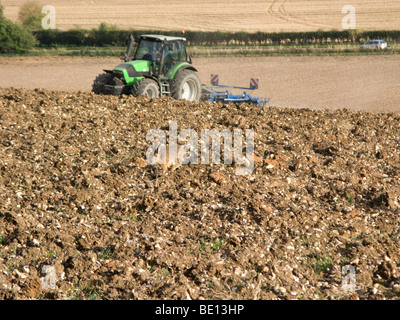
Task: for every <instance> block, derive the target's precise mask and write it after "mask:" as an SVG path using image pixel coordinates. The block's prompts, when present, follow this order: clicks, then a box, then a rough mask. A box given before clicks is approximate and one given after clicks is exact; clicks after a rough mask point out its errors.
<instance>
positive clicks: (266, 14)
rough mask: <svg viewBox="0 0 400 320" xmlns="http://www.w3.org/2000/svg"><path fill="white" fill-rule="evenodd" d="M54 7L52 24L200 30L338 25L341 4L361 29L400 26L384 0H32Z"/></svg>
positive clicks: (8, 2)
mask: <svg viewBox="0 0 400 320" xmlns="http://www.w3.org/2000/svg"><path fill="white" fill-rule="evenodd" d="M25 2H27V1H16V0H3V1H2V4H3V5H4V6H5V11H4V14H5V16H6V17H8V18H10V19H12V20H16V19H17V17H18V11H19V8H20V6H21V5H22V4H23V3H25ZM38 2H39V3H42V4H43V5H44V4H51V5H53V6H54V7H55V8H56V12H57V27H58V28H61V29H64V30H66V29H70V28H73V27H76V26H79V27H81V28H92V27H96V28H97V27H98V26H99V24H100V23H102V22H105V23H108V24H112V25H116V26H117V27H120V28H134V29H147V30H149V29H154V30H181V29H187V30H195V31H196V30H201V31H217V30H221V31H247V32H257V31H264V32H280V31H316V30H319V29H322V30H332V29H337V30H341V29H342V19H343V18H344V17H345V16H346V14H347V13H342V8H343V7H344V6H345V5H352V6H354V8H355V9H356V13H357V16H356V23H357V25H356V27H357V29H361V30H398V29H400V19H399V17H400V3H399V1H396V0H389V1H383V0H378V1H373V2H371V1H363V0H353V1H350V2H349V1H344V0H340V1H323V0H307V1H306V0H274V1H257V0H253V1H240V0H233V1H223V0H219V1H212V0H205V1H200V0H191V1H184V2H183V1H179V0H172V1H167V2H165V1H160V0H149V1H143V0H139V1H125V0H115V1H112V2H110V1H106V0H93V1H82V0H81V1H79V0H72V1H63V0H52V1H47V2H44V1H38Z"/></svg>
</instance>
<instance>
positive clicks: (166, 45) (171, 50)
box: [133, 35, 188, 78]
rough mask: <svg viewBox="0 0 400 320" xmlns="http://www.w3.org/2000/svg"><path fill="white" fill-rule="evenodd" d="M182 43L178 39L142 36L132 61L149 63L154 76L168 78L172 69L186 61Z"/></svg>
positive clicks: (182, 41) (181, 40) (182, 40)
mask: <svg viewBox="0 0 400 320" xmlns="http://www.w3.org/2000/svg"><path fill="white" fill-rule="evenodd" d="M184 41H185V39H184V38H178V37H165V36H164V37H163V36H154V35H143V36H141V37H140V39H139V40H138V45H137V49H136V52H135V55H134V57H133V60H146V61H149V62H150V63H151V65H152V69H153V73H154V74H155V75H159V76H160V77H165V78H168V76H169V75H170V74H171V73H172V71H173V70H174V67H176V66H177V65H178V64H179V63H181V62H187V61H188V58H187V53H186V48H185V44H184Z"/></svg>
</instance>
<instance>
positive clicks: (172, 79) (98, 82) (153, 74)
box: [92, 35, 202, 101]
mask: <svg viewBox="0 0 400 320" xmlns="http://www.w3.org/2000/svg"><path fill="white" fill-rule="evenodd" d="M185 41H186V39H185V38H181V37H169V36H162V35H142V36H140V37H139V39H138V40H137V41H135V39H134V38H133V36H132V35H130V36H129V37H128V38H127V41H126V42H127V50H126V53H125V57H124V63H122V64H120V65H119V66H117V67H115V68H114V69H113V70H104V72H105V73H102V74H100V75H99V76H97V78H96V79H95V80H94V83H93V87H92V92H94V93H97V94H112V95H121V94H133V95H134V96H136V97H138V96H147V97H148V98H151V99H152V98H158V97H160V96H164V95H165V96H170V97H173V98H174V99H185V100H188V101H199V100H200V96H201V90H202V87H201V82H200V79H199V76H198V75H197V73H196V72H197V70H196V68H194V67H193V65H192V60H191V58H190V57H188V55H187V53H186V47H185ZM134 42H137V48H136V52H135V55H134V57H133V59H130V55H131V51H132V47H133V44H134Z"/></svg>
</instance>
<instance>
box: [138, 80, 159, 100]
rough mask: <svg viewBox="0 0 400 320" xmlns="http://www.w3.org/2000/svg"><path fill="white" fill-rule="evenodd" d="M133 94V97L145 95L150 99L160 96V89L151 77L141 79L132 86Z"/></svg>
mask: <svg viewBox="0 0 400 320" xmlns="http://www.w3.org/2000/svg"><path fill="white" fill-rule="evenodd" d="M133 95H134V96H135V97H140V96H145V97H147V98H150V99H155V98H159V97H160V89H159V88H158V84H157V82H155V81H154V80H152V79H143V80H141V81H139V83H138V84H136V85H135V87H134V88H133Z"/></svg>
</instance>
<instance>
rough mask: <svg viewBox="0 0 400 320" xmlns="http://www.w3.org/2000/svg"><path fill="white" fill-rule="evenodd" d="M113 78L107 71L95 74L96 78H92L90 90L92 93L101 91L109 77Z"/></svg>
mask: <svg viewBox="0 0 400 320" xmlns="http://www.w3.org/2000/svg"><path fill="white" fill-rule="evenodd" d="M112 78H113V75H112V74H109V73H101V74H99V75H98V76H97V78H96V79H94V82H93V85H92V92H94V93H97V94H99V93H102V92H103V88H104V85H106V84H107V83H108V82H109V81H110V80H111V79H112Z"/></svg>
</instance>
